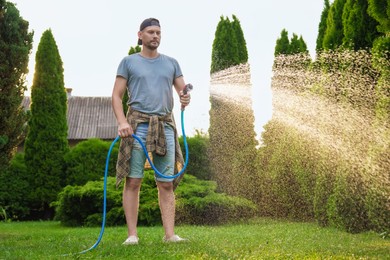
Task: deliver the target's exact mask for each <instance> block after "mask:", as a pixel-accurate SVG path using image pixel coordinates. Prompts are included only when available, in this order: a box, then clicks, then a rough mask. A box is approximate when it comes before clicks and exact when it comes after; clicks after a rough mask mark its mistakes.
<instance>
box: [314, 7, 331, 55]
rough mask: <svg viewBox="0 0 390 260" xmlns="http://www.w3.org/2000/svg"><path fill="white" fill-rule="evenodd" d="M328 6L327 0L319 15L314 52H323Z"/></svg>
mask: <svg viewBox="0 0 390 260" xmlns="http://www.w3.org/2000/svg"><path fill="white" fill-rule="evenodd" d="M329 9H330V4H329V0H325V2H324V9H323V10H322V13H321V21H320V24H319V25H318V36H317V41H316V51H317V52H319V51H321V50H323V42H324V35H325V31H326V28H327V22H326V21H327V19H328V14H329Z"/></svg>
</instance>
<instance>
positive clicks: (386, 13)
mask: <svg viewBox="0 0 390 260" xmlns="http://www.w3.org/2000/svg"><path fill="white" fill-rule="evenodd" d="M368 14H369V15H370V16H371V17H373V18H374V19H375V20H377V21H378V23H379V25H378V27H377V30H378V31H379V32H382V33H384V34H389V33H390V1H389V0H368Z"/></svg>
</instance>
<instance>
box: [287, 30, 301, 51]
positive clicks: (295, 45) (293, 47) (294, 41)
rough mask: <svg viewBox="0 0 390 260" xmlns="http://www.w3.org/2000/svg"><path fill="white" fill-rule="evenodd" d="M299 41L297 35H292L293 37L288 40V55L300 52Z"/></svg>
mask: <svg viewBox="0 0 390 260" xmlns="http://www.w3.org/2000/svg"><path fill="white" fill-rule="evenodd" d="M301 45H302V43H301V41H300V40H299V38H298V35H296V34H295V33H293V36H292V37H291V40H290V47H289V54H297V53H300V52H301Z"/></svg>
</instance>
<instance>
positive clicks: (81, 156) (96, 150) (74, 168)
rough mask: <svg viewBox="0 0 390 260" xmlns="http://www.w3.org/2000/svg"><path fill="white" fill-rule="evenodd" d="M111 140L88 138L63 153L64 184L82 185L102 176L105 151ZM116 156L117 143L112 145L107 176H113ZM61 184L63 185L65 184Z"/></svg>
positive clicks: (106, 151) (105, 156)
mask: <svg viewBox="0 0 390 260" xmlns="http://www.w3.org/2000/svg"><path fill="white" fill-rule="evenodd" d="M110 145H111V142H105V141H102V140H100V139H89V140H87V141H83V142H80V143H78V144H77V145H76V146H74V147H73V148H72V149H71V150H70V151H69V152H68V153H67V154H66V155H65V167H66V170H65V176H66V183H65V184H66V185H84V184H85V183H87V181H94V180H99V179H101V177H102V176H104V170H105V165H106V158H107V153H108V150H109V148H110ZM117 157H118V143H117V144H116V145H115V146H114V148H113V150H112V152H111V156H110V163H109V168H108V169H109V173H108V175H109V176H115V174H116V173H115V171H116V170H115V169H116V161H117ZM66 185H63V186H66Z"/></svg>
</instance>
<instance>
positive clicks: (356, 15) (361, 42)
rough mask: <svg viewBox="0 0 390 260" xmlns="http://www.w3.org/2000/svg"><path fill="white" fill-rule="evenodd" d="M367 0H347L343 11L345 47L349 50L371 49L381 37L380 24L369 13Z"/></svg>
mask: <svg viewBox="0 0 390 260" xmlns="http://www.w3.org/2000/svg"><path fill="white" fill-rule="evenodd" d="M367 8H368V1H367V0H347V2H346V3H345V6H344V11H343V16H342V17H343V29H344V38H343V45H344V46H345V47H347V48H349V49H354V50H359V49H364V48H371V47H372V45H373V42H374V40H375V39H376V38H377V37H378V36H379V35H380V34H379V32H378V31H377V29H376V28H377V26H378V22H377V21H376V20H375V19H374V18H372V17H371V16H369V15H368V13H367Z"/></svg>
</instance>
